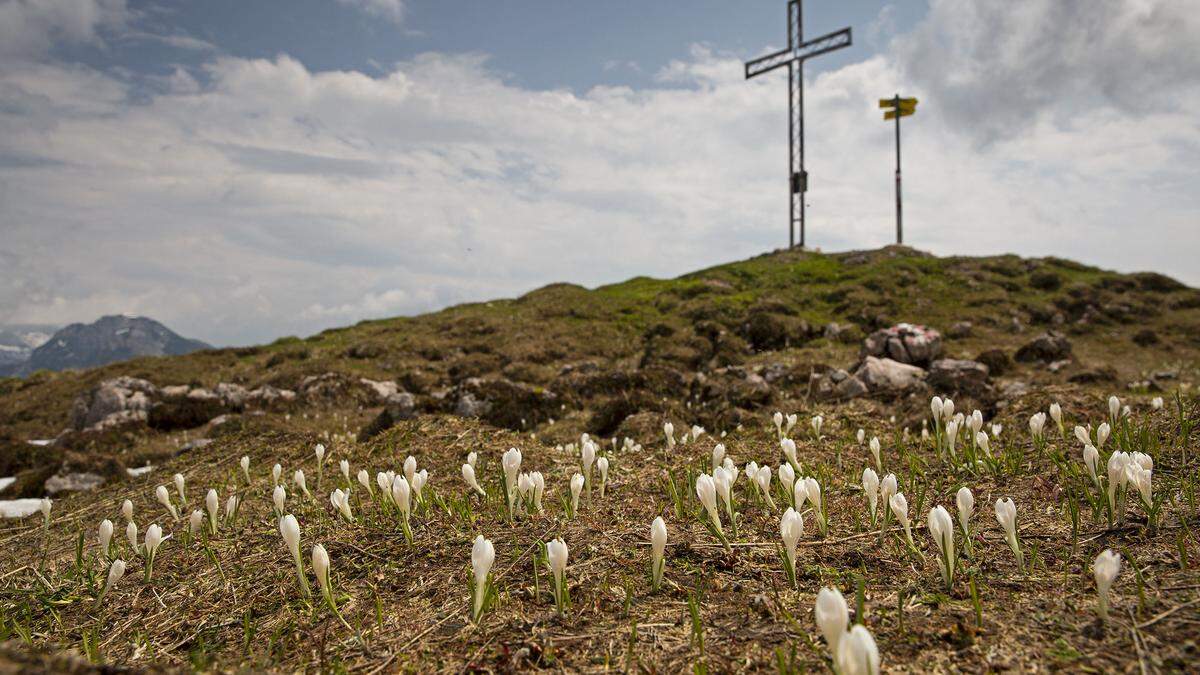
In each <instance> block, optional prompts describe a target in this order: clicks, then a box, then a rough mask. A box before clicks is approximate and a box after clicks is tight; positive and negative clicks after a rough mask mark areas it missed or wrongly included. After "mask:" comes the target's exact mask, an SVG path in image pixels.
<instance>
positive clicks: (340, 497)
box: [329, 488, 354, 523]
mask: <svg viewBox="0 0 1200 675" xmlns="http://www.w3.org/2000/svg"><path fill="white" fill-rule="evenodd" d="M329 503H331V504H333V508H335V509H337V511H338V513H339V514H341V516H342V518H345V519H346V522H348V523H353V522H354V512H353V511H352V510H351V509H350V497H349V495H347V494H346V493H345V492H343V491H342V489H341V488H337V489H335V490H334V491H333V492H332V493H330V494H329Z"/></svg>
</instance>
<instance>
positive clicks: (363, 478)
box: [358, 469, 375, 497]
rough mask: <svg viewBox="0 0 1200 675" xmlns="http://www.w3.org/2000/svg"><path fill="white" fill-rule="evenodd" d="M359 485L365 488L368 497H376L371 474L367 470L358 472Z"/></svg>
mask: <svg viewBox="0 0 1200 675" xmlns="http://www.w3.org/2000/svg"><path fill="white" fill-rule="evenodd" d="M358 484H359V485H361V486H363V489H364V490H366V491H367V494H368V495H370V496H371V497H374V496H375V488H374V487H372V486H371V474H369V473H367V470H366V469H359V470H358Z"/></svg>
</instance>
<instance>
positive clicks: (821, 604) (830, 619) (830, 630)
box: [813, 587, 850, 656]
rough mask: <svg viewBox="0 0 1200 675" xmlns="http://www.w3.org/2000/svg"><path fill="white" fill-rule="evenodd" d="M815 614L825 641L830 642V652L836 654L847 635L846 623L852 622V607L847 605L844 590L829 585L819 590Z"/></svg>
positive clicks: (814, 609)
mask: <svg viewBox="0 0 1200 675" xmlns="http://www.w3.org/2000/svg"><path fill="white" fill-rule="evenodd" d="M813 616H814V617H815V618H816V621H817V628H820V629H821V634H822V635H824V636H825V642H826V643H828V644H829V653H830V654H831V655H835V656H836V655H837V653H838V645H839V644H840V643H841V641H842V638H843V637H845V635H846V625H847V624H849V623H850V608H848V607H847V606H846V599H845V598H843V597H842V592H841V591H839V590H838V589H836V588H828V587H826V588H822V589H821V590H820V591H818V592H817V603H816V606H815V607H814V608H813Z"/></svg>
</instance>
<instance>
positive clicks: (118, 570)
mask: <svg viewBox="0 0 1200 675" xmlns="http://www.w3.org/2000/svg"><path fill="white" fill-rule="evenodd" d="M123 576H125V561H124V560H121V559H119V558H118V559H117V560H114V561H112V565H110V566H109V567H108V581H106V582H105V584H104V590H103V591H100V597H98V598H96V604H97V605H99V604H100V602H101V601H102V600H104V596H106V595H108V592H109V591H111V590H112V589H113V587H114V586H116V585H117V582H118V581H120V580H121V577H123Z"/></svg>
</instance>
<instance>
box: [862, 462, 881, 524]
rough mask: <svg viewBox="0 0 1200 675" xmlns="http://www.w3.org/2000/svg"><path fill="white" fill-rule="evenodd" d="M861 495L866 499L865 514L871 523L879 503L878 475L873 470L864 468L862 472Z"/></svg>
mask: <svg viewBox="0 0 1200 675" xmlns="http://www.w3.org/2000/svg"><path fill="white" fill-rule="evenodd" d="M862 488H863V494H864V495H866V497H867V512H868V513H869V514H870V515H871V521H872V522H874V520H875V509H876V506H877V505H878V503H879V474H877V473H875V470H874V469H871V468H869V467H868V468H866V469H863V472H862Z"/></svg>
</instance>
